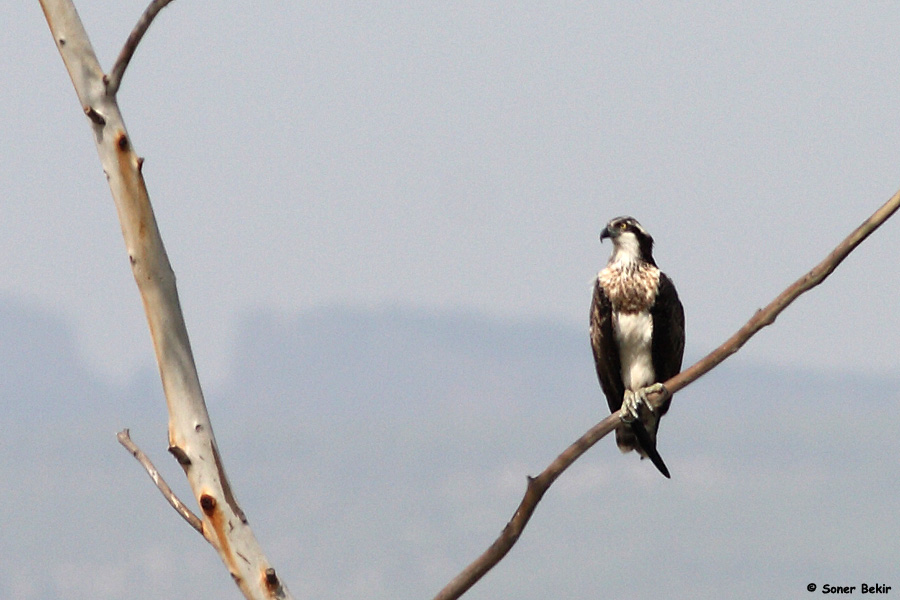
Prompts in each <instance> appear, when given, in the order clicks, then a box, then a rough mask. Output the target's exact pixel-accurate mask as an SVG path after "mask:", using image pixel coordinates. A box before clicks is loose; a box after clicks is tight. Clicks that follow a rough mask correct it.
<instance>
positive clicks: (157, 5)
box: [104, 0, 172, 96]
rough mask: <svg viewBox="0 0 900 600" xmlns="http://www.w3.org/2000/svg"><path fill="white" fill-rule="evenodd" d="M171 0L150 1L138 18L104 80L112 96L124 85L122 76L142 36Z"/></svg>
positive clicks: (107, 90)
mask: <svg viewBox="0 0 900 600" xmlns="http://www.w3.org/2000/svg"><path fill="white" fill-rule="evenodd" d="M170 2H172V0H153V1H152V2H150V6H148V7H147V9H146V10H145V11H144V14H142V15H141V18H140V19H138V22H137V24H135V26H134V29H132V30H131V34H130V35H129V36H128V39H127V40H125V45H124V46H122V51H121V52H119V57H118V58H116V63H115V64H114V65H113V68H112V71H110V73H109V75H108V76H107V77H105V78H104V81H105V82H106V93H107V94H109V95H110V96H115V95H116V92H118V91H119V86H120V85H122V76H123V75H125V69H126V68H127V67H128V63H129V62H131V57H132V56H134V52H135V50H137V47H138V44H140V43H141V38H143V37H144V34H145V33H147V29H149V28H150V24H151V23H152V22H153V19H155V18H156V15H158V14H159V11H161V10H162V9H163V8H165V7H166V5H167V4H169V3H170Z"/></svg>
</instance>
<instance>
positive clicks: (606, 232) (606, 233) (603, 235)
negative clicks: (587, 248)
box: [600, 226, 612, 243]
mask: <svg viewBox="0 0 900 600" xmlns="http://www.w3.org/2000/svg"><path fill="white" fill-rule="evenodd" d="M606 238H610V239H612V234H611V233H610V232H609V227H608V226H607V227H604V228H603V231H601V232H600V243H603V240H605V239H606Z"/></svg>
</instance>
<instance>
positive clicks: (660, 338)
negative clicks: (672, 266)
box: [650, 273, 684, 432]
mask: <svg viewBox="0 0 900 600" xmlns="http://www.w3.org/2000/svg"><path fill="white" fill-rule="evenodd" d="M650 314H651V315H652V317H653V347H652V350H651V351H652V353H653V371H654V373H655V375H656V381H658V382H660V383H662V382H664V381H665V380H667V379H669V378H671V377H674V376H675V375H677V374H678V373H679V372H680V371H681V362H682V359H683V358H684V307H683V306H682V305H681V300H679V299H678V292H676V291H675V285H674V284H673V283H672V280H671V279H669V278H668V277H667V276H666V274H665V273H660V274H659V291H658V292H657V294H656V302H654V304H653V307H652V308H651V309H650ZM671 400H672V399H671V398H669V399H668V400H666V402H665V404H663V405H662V406H660V407H659V414H660V415H664V414H666V411H667V410H669V402H670V401H671ZM654 432H655V428H654Z"/></svg>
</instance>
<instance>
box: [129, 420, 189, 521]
mask: <svg viewBox="0 0 900 600" xmlns="http://www.w3.org/2000/svg"><path fill="white" fill-rule="evenodd" d="M116 439H118V440H119V443H120V444H122V445H123V446H125V449H126V450H128V451H129V452H131V455H132V456H133V457H135V458H136V459H137V461H138V462H139V463H141V465H143V467H144V469H145V470H146V471H147V475H149V476H150V479H152V480H153V483H155V484H156V487H158V488H159V491H160V492H161V493H162V495H163V497H164V498H165V499H166V500H167V501H168V502H169V504H170V505H171V506H172V508H174V509H175V511H176V512H177V513H178V514H179V515H181V518H183V519H184V520H185V521H187V522H188V525H190V526H191V527H193V528H194V529H196V530H197V532H198V533H199V534H200V535H203V521H201V520H200V517H198V516H197V515H195V514H194V513H192V512H191V509H189V508H188V507H187V506H185V504H184V502H182V501H181V500H179V499H178V496H176V495H175V492H173V491H172V488H170V487H169V484H167V483H166V480H165V479H163V478H162V475H160V474H159V471H157V470H156V467H155V466H153V463H152V462H151V461H150V459H149V458H148V457H147V455H146V454H144V451H143V450H141V449H140V448H138V446H137V444H135V443H134V442H133V441H132V440H131V434H130V432H129V431H128V430H127V429H123V430H122V431H120V432H119V433H118V435H116Z"/></svg>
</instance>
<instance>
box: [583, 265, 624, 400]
mask: <svg viewBox="0 0 900 600" xmlns="http://www.w3.org/2000/svg"><path fill="white" fill-rule="evenodd" d="M590 331H591V348H592V349H593V351H594V365H595V366H596V367H597V378H598V379H599V380H600V387H601V388H603V393H604V394H605V395H606V402H607V404H609V411H610V412H616V411H617V410H619V409H620V408H621V407H622V396H623V395H624V394H625V384H624V383H622V363H621V362H620V360H619V346H618V344H616V340H615V338H614V337H613V329H612V304H611V303H610V301H609V297H608V296H607V295H606V292H605V291H604V290H603V286H601V285H600V282H599V281H595V282H594V298H593V301H592V302H591V329H590Z"/></svg>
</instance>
